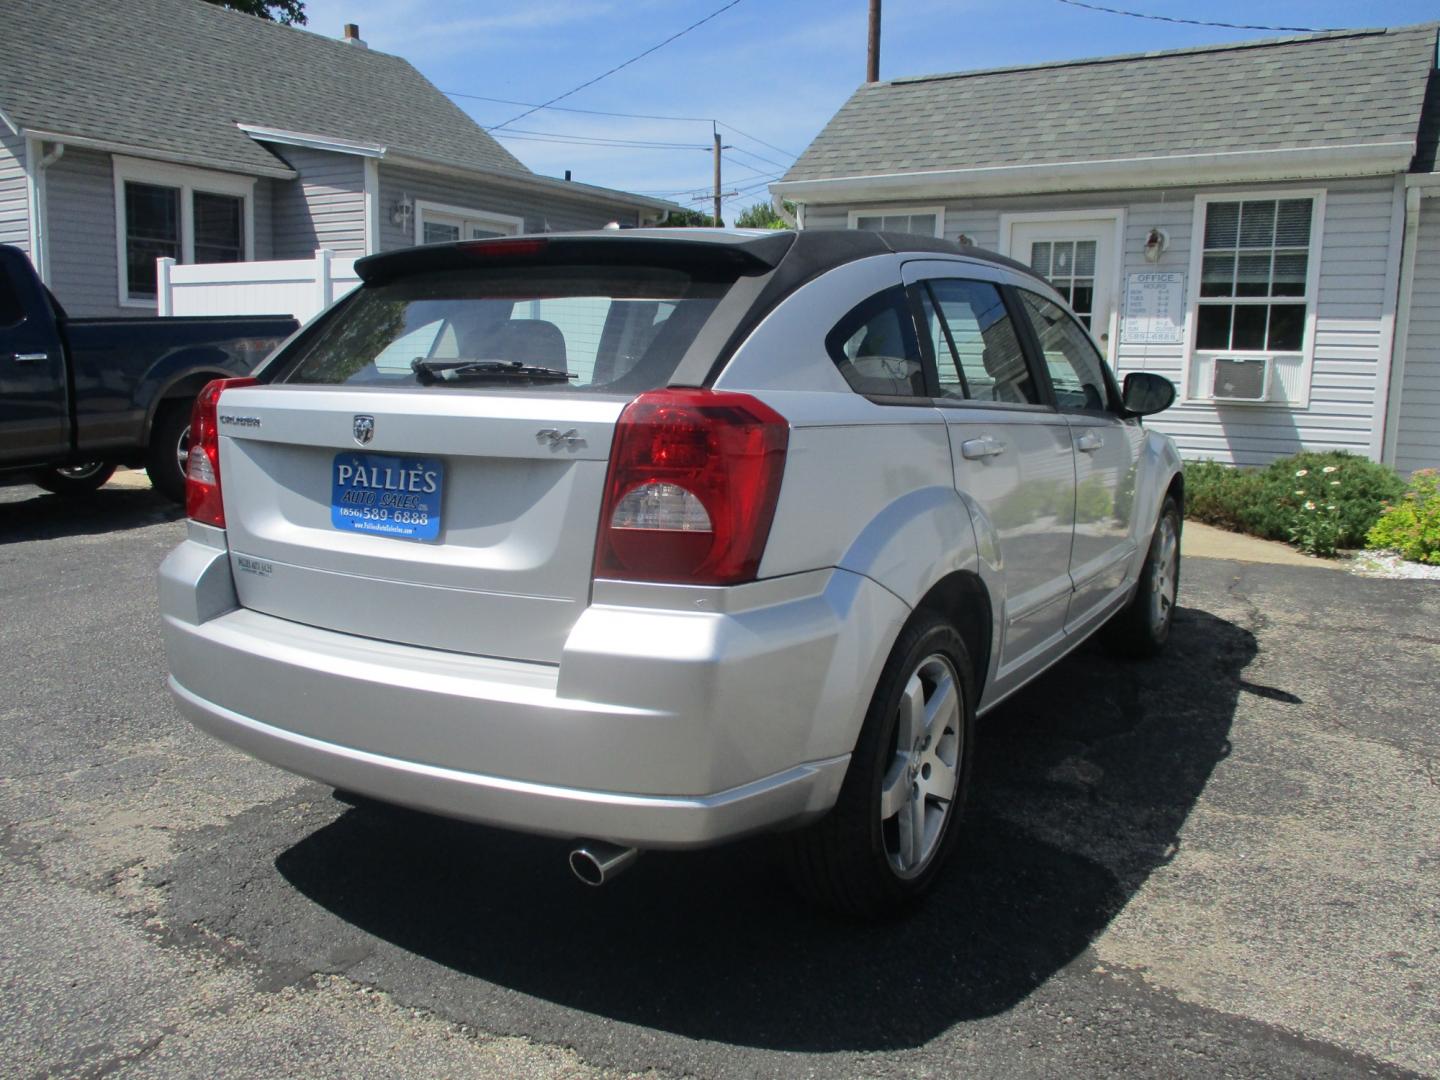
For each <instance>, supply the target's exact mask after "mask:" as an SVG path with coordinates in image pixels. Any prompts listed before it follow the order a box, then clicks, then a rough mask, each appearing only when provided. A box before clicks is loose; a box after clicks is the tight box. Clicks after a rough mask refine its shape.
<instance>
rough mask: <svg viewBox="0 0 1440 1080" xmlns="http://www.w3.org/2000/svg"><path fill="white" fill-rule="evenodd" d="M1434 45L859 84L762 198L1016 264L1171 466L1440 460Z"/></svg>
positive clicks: (1422, 33)
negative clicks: (1153, 380) (1136, 384)
mask: <svg viewBox="0 0 1440 1080" xmlns="http://www.w3.org/2000/svg"><path fill="white" fill-rule="evenodd" d="M1436 30H1437V27H1436V25H1434V24H1430V25H1424V26H1413V27H1405V28H1400V29H1391V30H1367V31H1354V32H1347V33H1335V34H1320V35H1314V36H1309V37H1299V38H1287V39H1280V40H1270V41H1257V42H1251V43H1243V44H1238V45H1221V46H1213V47H1205V48H1196V49H1184V50H1179V51H1174V52H1157V53H1146V54H1142V55H1133V56H1118V57H1108V58H1101V59H1095V60H1081V61H1074V62H1065V63H1053V64H1041V65H1037V66H1032V67H1019V68H1002V69H995V70H987V71H974V72H961V73H957V74H951V75H933V76H923V77H917V78H905V79H896V80H893V81H891V82H882V83H873V84H868V85H865V86H862V87H861V88H860V89H859V90H857V91H856V92H855V94H854V95H853V96H852V97H851V98H850V100H849V101H848V102H846V103H845V105H844V106H843V107H842V108H841V110H840V111H839V112H838V113H837V114H836V115H835V117H834V118H833V119H832V120H831V121H830V122H829V124H828V125H827V126H826V127H825V129H824V130H823V131H822V132H821V133H820V135H819V136H818V137H817V138H816V139H815V141H814V142H812V143H811V144H810V146H809V147H808V148H807V149H806V151H805V153H804V154H803V155H802V156H801V158H800V159H799V161H798V162H797V163H796V164H795V166H794V167H793V168H792V169H791V170H790V172H789V173H787V174H786V176H785V177H784V178H783V180H781V181H780V182H779V183H777V184H775V185H773V187H772V189H771V190H772V192H773V193H774V194H775V195H776V196H777V197H783V198H784V199H787V200H791V201H793V202H795V203H796V204H798V208H799V209H798V217H799V220H800V224H801V225H802V227H805V228H813V227H818V226H829V227H844V226H849V227H851V228H875V229H900V230H907V231H912V232H924V233H933V234H934V235H937V236H944V237H947V238H949V239H952V240H958V241H960V242H961V243H968V244H975V245H978V246H980V247H985V248H992V249H995V250H998V251H1000V252H1002V253H1005V254H1009V255H1011V256H1012V257H1014V258H1017V259H1019V260H1021V261H1023V262H1025V263H1028V264H1030V265H1031V266H1033V267H1035V268H1036V269H1038V270H1039V271H1041V272H1042V273H1043V274H1045V275H1046V276H1047V277H1049V278H1050V280H1051V282H1052V283H1053V284H1054V285H1055V286H1056V287H1057V288H1058V289H1059V290H1060V291H1061V292H1063V293H1065V294H1066V296H1068V297H1069V298H1070V301H1071V303H1072V305H1073V306H1074V308H1075V309H1076V311H1077V312H1078V313H1080V315H1081V316H1082V318H1083V319H1084V320H1085V321H1086V322H1087V323H1089V324H1090V325H1091V327H1092V329H1093V330H1094V332H1095V334H1096V337H1097V338H1098V339H1099V340H1100V341H1101V343H1102V344H1103V345H1104V346H1105V348H1106V349H1107V350H1108V351H1109V355H1110V359H1111V361H1112V363H1113V364H1114V365H1115V366H1116V367H1117V369H1118V370H1119V371H1120V372H1121V373H1124V372H1128V371H1136V370H1148V371H1156V372H1160V373H1162V374H1164V375H1166V376H1168V377H1169V378H1171V379H1172V380H1173V381H1174V382H1175V383H1176V385H1177V387H1178V388H1179V391H1180V398H1179V402H1178V404H1177V405H1176V406H1175V407H1174V408H1172V409H1171V410H1170V411H1168V412H1166V413H1164V414H1162V415H1160V416H1159V417H1156V418H1155V420H1154V421H1153V423H1154V424H1155V426H1156V427H1157V428H1160V429H1161V430H1164V431H1167V432H1169V433H1170V434H1171V435H1173V436H1174V437H1175V439H1176V441H1177V442H1178V443H1179V445H1180V447H1181V449H1182V451H1183V452H1184V454H1185V455H1186V456H1187V457H1190V458H1215V459H1217V460H1221V461H1230V462H1235V463H1238V464H1261V463H1264V462H1267V461H1270V460H1273V459H1274V458H1276V457H1279V456H1282V455H1285V454H1289V453H1293V452H1295V451H1297V450H1299V449H1302V448H1306V449H1332V448H1334V449H1345V450H1350V451H1353V452H1355V453H1359V454H1364V455H1368V456H1369V457H1371V458H1373V459H1376V460H1384V461H1388V462H1392V463H1394V464H1395V465H1396V466H1397V467H1399V468H1401V469H1402V470H1412V469H1415V468H1420V467H1424V466H1429V465H1440V200H1436V199H1431V198H1428V197H1427V196H1430V195H1433V194H1440V174H1437V173H1436V171H1435V158H1436V142H1437V127H1440V80H1437V76H1436V73H1435V64H1436Z"/></svg>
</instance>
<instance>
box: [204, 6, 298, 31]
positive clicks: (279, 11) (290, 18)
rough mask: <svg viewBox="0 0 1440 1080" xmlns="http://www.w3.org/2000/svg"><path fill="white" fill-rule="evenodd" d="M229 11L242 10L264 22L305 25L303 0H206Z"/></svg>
mask: <svg viewBox="0 0 1440 1080" xmlns="http://www.w3.org/2000/svg"><path fill="white" fill-rule="evenodd" d="M206 2H207V3H211V4H216V5H218V6H220V7H223V8H229V9H230V10H231V11H242V12H244V13H245V14H246V15H254V16H256V17H257V18H261V19H264V20H265V21H266V22H278V23H284V24H285V25H286V26H304V25H305V0H206Z"/></svg>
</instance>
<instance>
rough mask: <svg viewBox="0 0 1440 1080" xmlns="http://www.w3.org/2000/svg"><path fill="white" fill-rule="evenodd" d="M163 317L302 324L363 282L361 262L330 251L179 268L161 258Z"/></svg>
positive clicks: (157, 269)
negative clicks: (286, 319) (270, 318)
mask: <svg viewBox="0 0 1440 1080" xmlns="http://www.w3.org/2000/svg"><path fill="white" fill-rule="evenodd" d="M155 275H156V279H157V282H158V285H159V313H160V314H161V315H293V316H294V317H295V318H296V319H299V320H300V321H301V322H302V323H303V322H306V321H307V320H309V319H311V318H313V317H314V316H315V315H317V314H319V313H320V312H321V311H323V310H324V309H325V308H327V307H329V306H330V304H331V303H332V302H333V301H334V300H336V299H338V298H339V297H342V296H344V295H345V294H346V293H348V292H349V291H350V290H351V289H353V288H355V286H356V285H358V284H360V279H359V278H358V277H357V276H356V275H355V260H354V259H347V258H341V257H339V256H337V255H335V254H334V253H333V252H332V251H330V250H329V249H328V248H321V249H320V250H319V251H317V252H315V257H314V258H313V259H287V260H282V261H275V262H239V263H200V264H196V265H184V266H182V265H179V264H177V263H176V262H175V260H174V259H157V260H155Z"/></svg>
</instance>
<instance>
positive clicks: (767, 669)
mask: <svg viewBox="0 0 1440 1080" xmlns="http://www.w3.org/2000/svg"><path fill="white" fill-rule="evenodd" d="M202 539H203V536H202ZM800 579H813V580H800ZM160 585H161V589H160V593H161V613H162V617H163V623H164V635H165V645H166V651H167V654H168V657H169V661H170V669H171V672H172V676H171V680H170V685H171V689H172V690H173V691H174V693H175V696H176V699H177V701H178V703H179V705H180V708H181V710H182V711H183V712H184V714H185V715H186V716H187V717H188V718H189V719H190V720H191V721H192V722H193V723H195V724H196V726H198V727H200V728H201V729H203V730H205V731H207V732H209V733H210V734H212V735H215V736H217V737H218V738H220V739H223V740H225V741H226V742H229V743H232V744H233V745H235V746H237V747H239V748H240V749H242V750H244V751H246V752H247V753H250V754H252V755H253V756H255V757H257V758H260V759H261V760H264V761H267V762H270V763H272V764H275V765H278V766H280V767H281V768H284V769H287V770H290V771H292V772H296V773H299V774H301V775H304V776H309V777H312V778H314V779H317V780H320V781H323V782H325V783H327V784H331V785H334V786H337V787H343V788H348V789H351V790H354V791H356V792H359V793H362V794H365V795H369V796H372V797H374V798H378V799H382V800H385V801H389V802H394V803H398V804H401V805H406V806H413V807H416V808H420V809H424V810H430V811H433V812H436V813H440V814H444V815H447V816H452V817H457V818H462V819H466V820H471V821H477V822H482V823H485V824H490V825H495V826H499V827H503V828H510V829H515V830H518V831H523V832H532V833H540V834H548V835H555V836H563V837H577V836H587V837H596V838H599V839H604V840H610V841H613V842H616V843H622V844H628V845H633V846H637V847H656V848H659V847H697V846H705V845H708V844H713V843H717V842H720V841H723V840H726V839H729V838H732V837H737V836H741V835H744V834H746V833H752V832H758V831H764V830H767V829H773V828H776V827H781V826H786V825H790V824H799V823H802V822H804V821H806V820H808V819H811V818H814V817H818V816H819V815H821V814H823V813H824V812H825V811H826V810H827V809H829V807H830V806H832V805H833V804H834V801H835V798H836V795H837V794H838V792H839V788H840V784H841V781H842V780H843V779H844V775H845V770H846V766H847V764H848V760H849V751H850V749H851V747H852V746H853V745H854V739H855V735H856V733H857V732H858V730H859V725H860V721H861V719H862V717H863V712H864V707H865V703H866V702H867V701H868V698H869V695H870V689H869V688H870V687H873V685H874V680H875V678H876V677H877V676H878V666H879V663H881V662H883V658H884V655H885V652H886V649H887V648H888V645H886V646H885V647H881V646H880V638H881V637H882V636H886V640H887V642H888V640H889V639H890V638H893V633H894V631H895V630H898V627H899V625H900V623H901V622H903V619H904V617H905V615H906V611H905V610H904V606H903V605H901V604H900V603H899V601H897V600H896V599H895V598H894V597H893V596H891V595H890V594H889V593H887V592H885V590H883V589H881V588H880V587H879V586H876V585H875V584H874V583H873V582H870V581H869V580H868V579H866V578H862V577H859V576H857V575H853V574H847V573H844V572H842V571H831V572H825V573H822V574H816V575H800V576H799V578H797V579H796V580H792V581H789V582H787V583H785V584H784V585H783V586H780V587H778V588H773V587H772V588H770V589H769V590H768V594H765V595H760V594H755V595H751V596H750V597H749V598H748V600H746V601H745V602H743V603H734V602H733V601H734V597H733V595H732V596H730V597H728V598H726V597H720V596H718V595H715V594H712V596H711V597H710V600H711V604H710V606H712V607H722V608H726V607H728V608H730V609H731V610H722V611H714V610H707V611H702V612H697V611H696V610H695V609H694V607H695V605H694V603H693V602H691V603H690V604H688V605H678V604H677V605H676V606H675V607H672V608H659V609H657V608H641V607H637V606H634V604H633V603H629V602H627V601H632V600H633V599H634V596H633V595H625V594H624V590H620V591H619V592H620V595H617V596H615V597H612V599H614V600H616V601H618V602H615V603H609V604H605V603H600V602H598V599H599V598H598V597H597V602H596V603H594V604H592V605H591V606H590V607H589V608H588V609H587V610H586V612H585V613H584V615H582V617H581V619H580V621H579V622H578V623H577V624H576V626H575V628H574V630H573V631H572V632H571V634H570V638H569V641H568V642H567V645H566V649H565V652H564V655H563V657H562V661H561V663H560V665H559V666H558V667H557V666H554V665H544V664H533V663H522V662H516V661H505V660H496V659H493V658H486V657H474V656H462V655H459V654H454V653H444V652H439V651H437V650H432V649H421V648H416V647H412V646H406V645H397V644H393V643H387V642H381V641H375V640H371V639H365V638H356V637H353V636H350V635H346V634H339V633H335V632H333V631H328V630H323V629H319V628H315V627H309V626H303V625H301V624H298V623H293V622H289V621H286V620H283V619H277V618H275V617H273V616H268V615H264V614H260V613H258V612H254V611H249V610H246V609H242V608H238V607H237V606H236V605H235V602H234V599H233V597H234V589H233V580H232V579H231V577H230V566H229V559H228V556H227V553H226V552H224V551H223V550H220V549H218V548H217V547H214V546H211V545H210V544H208V543H202V542H197V540H195V539H192V540H189V541H187V542H186V543H185V544H182V545H181V547H180V548H178V549H177V550H176V551H175V552H174V553H172V555H171V556H170V558H169V559H167V560H166V563H165V565H164V566H163V567H162V568H161V574H160ZM722 592H728V593H731V594H733V593H734V590H722ZM757 596H758V598H759V599H761V600H762V601H773V602H761V603H758V604H757V603H754V601H755V600H756V599H757ZM777 598H778V599H777ZM737 608H738V609H739V610H735V609H737ZM887 635H888V636H887ZM872 656H874V657H876V659H875V660H874V663H873V665H872V663H871V657H872ZM872 667H873V670H872Z"/></svg>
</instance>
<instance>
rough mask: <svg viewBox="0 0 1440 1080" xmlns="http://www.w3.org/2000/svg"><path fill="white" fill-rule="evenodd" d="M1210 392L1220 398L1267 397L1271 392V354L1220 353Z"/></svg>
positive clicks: (1249, 398)
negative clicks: (1229, 354) (1237, 354)
mask: <svg viewBox="0 0 1440 1080" xmlns="http://www.w3.org/2000/svg"><path fill="white" fill-rule="evenodd" d="M1214 365H1215V373H1214V375H1213V377H1212V382H1211V387H1210V396H1211V397H1213V398H1215V399H1217V400H1221V401H1264V400H1266V399H1267V398H1268V397H1269V396H1270V358H1269V357H1268V356H1217V357H1216V358H1215V360H1214Z"/></svg>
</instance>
